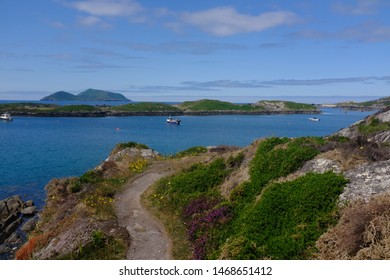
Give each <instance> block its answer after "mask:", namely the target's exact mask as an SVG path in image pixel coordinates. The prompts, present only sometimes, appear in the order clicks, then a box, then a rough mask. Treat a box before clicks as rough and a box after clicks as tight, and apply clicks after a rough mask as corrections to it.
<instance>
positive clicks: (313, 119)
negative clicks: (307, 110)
mask: <svg viewBox="0 0 390 280" xmlns="http://www.w3.org/2000/svg"><path fill="white" fill-rule="evenodd" d="M309 120H311V121H313V122H319V121H320V119H319V118H316V117H312V118H309Z"/></svg>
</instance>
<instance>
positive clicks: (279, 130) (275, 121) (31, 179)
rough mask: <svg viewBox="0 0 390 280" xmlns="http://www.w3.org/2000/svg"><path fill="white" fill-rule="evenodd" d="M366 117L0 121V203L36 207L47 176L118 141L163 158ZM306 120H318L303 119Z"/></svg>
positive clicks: (94, 159) (70, 169) (83, 164)
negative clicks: (19, 201)
mask: <svg viewBox="0 0 390 280" xmlns="http://www.w3.org/2000/svg"><path fill="white" fill-rule="evenodd" d="M372 113H373V112H358V111H349V112H344V111H342V110H340V109H324V110H323V113H322V114H319V115H314V114H313V115H264V116H244V115H237V116H182V117H180V118H181V119H182V123H181V125H180V126H177V125H169V124H167V123H166V122H165V120H166V117H164V116H160V117H158V116H154V117H150V116H142V117H106V118H43V117H15V118H14V120H13V121H12V122H4V121H0V151H1V152H0V199H3V198H6V197H9V196H12V195H15V194H19V195H21V196H22V198H23V199H33V200H34V201H35V202H36V204H37V205H38V206H40V207H41V206H43V204H44V200H45V191H44V186H45V185H46V184H47V183H48V182H49V181H50V180H51V179H52V178H58V177H67V176H78V175H81V174H83V173H84V172H86V171H88V170H89V169H92V168H94V167H95V166H97V165H98V164H100V163H101V162H102V161H103V160H104V159H105V158H107V156H108V155H109V153H110V151H111V150H112V149H113V148H114V147H115V145H116V144H117V143H120V142H128V141H135V142H139V143H144V144H146V145H148V146H149V147H151V148H153V149H154V150H156V151H158V152H159V153H161V154H165V155H167V154H174V153H176V152H178V151H181V150H184V149H186V148H189V147H192V146H198V145H202V146H214V145H235V146H240V147H244V146H246V145H249V144H250V143H252V142H253V141H254V140H255V139H258V138H262V137H269V136H280V137H282V136H286V137H298V136H326V135H329V134H332V133H334V132H336V131H338V130H339V129H341V128H344V127H346V126H349V125H351V124H352V123H354V122H356V121H358V120H360V119H362V118H364V117H365V116H367V115H369V114H372ZM312 116H316V117H318V118H320V119H321V121H320V122H312V121H309V120H308V118H309V117H312Z"/></svg>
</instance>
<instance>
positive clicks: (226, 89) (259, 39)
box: [0, 0, 390, 102]
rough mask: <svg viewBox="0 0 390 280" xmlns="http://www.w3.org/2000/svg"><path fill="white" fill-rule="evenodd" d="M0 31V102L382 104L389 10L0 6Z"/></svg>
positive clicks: (108, 0) (362, 0) (207, 4)
mask: <svg viewBox="0 0 390 280" xmlns="http://www.w3.org/2000/svg"><path fill="white" fill-rule="evenodd" d="M0 32H1V37H0V100H10V99H12V100H13V99H15V100H16V99H19V100H21V99H23V100H34V99H39V98H41V97H43V96H45V95H48V94H51V93H54V92H56V91H59V90H65V91H68V92H71V93H78V92H81V91H83V90H85V89H87V88H97V89H104V90H110V91H115V92H120V93H122V94H124V95H125V96H127V97H128V98H130V99H133V100H166V101H178V100H194V99H200V98H214V99H223V100H230V101H237V102H239V101H241V102H252V101H256V100H261V99H265V98H266V99H270V98H277V97H280V96H284V97H286V96H287V97H292V98H293V97H299V96H300V97H301V99H307V101H308V102H310V100H309V99H310V98H313V99H315V98H317V97H319V96H328V97H329V96H342V97H345V98H348V97H350V96H360V97H362V96H364V97H365V98H369V97H370V96H372V97H375V98H376V97H378V96H379V97H380V96H389V95H390V94H389V92H390V55H389V50H390V1H388V0H371V1H369V0H350V1H339V0H333V1H332V0H330V1H306V0H296V1H287V0H281V1H276V0H275V1H272V0H271V1H258V0H257V1H255V0H248V1H246V0H240V1H229V0H225V1H220V0H214V1H183V0H167V1H152V0H137V1H135V0H34V1H31V0H25V1H24V0H2V1H1V2H0Z"/></svg>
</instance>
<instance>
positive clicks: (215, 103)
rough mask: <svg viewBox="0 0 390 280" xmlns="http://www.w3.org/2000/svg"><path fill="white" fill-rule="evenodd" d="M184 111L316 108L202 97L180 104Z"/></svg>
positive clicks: (284, 102) (257, 110) (295, 104)
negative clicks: (245, 102)
mask: <svg viewBox="0 0 390 280" xmlns="http://www.w3.org/2000/svg"><path fill="white" fill-rule="evenodd" d="M178 108H180V109H182V110H184V111H242V112H261V111H288V110H316V107H315V106H313V105H310V104H304V103H296V102H291V101H259V102H257V103H253V104H234V103H230V102H224V101H219V100H210V99H202V100H198V101H187V102H183V103H181V104H179V105H178Z"/></svg>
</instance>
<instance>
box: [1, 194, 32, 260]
mask: <svg viewBox="0 0 390 280" xmlns="http://www.w3.org/2000/svg"><path fill="white" fill-rule="evenodd" d="M36 213H37V207H36V206H34V202H33V201H32V200H28V201H23V200H22V199H21V198H20V196H18V195H15V196H12V197H9V198H6V199H3V200H0V259H9V258H13V256H14V253H15V251H16V250H17V249H18V248H19V247H20V245H22V243H23V242H24V241H25V239H26V238H25V237H26V234H27V233H28V232H30V231H31V230H32V229H33V228H34V227H35V223H36V222H37V220H38V217H37V216H36Z"/></svg>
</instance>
